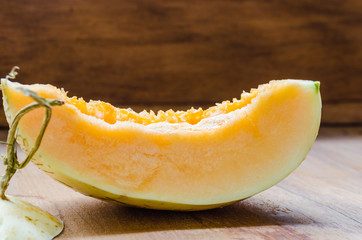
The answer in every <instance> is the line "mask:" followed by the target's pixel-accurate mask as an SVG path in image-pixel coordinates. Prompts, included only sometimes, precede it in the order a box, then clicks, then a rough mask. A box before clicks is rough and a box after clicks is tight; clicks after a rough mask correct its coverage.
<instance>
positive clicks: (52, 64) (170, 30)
mask: <svg viewBox="0 0 362 240" xmlns="http://www.w3.org/2000/svg"><path fill="white" fill-rule="evenodd" d="M0 6H1V7H0V46H1V51H0V59H1V61H0V75H1V76H4V75H6V74H7V72H8V71H9V70H10V68H11V67H12V66H13V65H19V66H20V67H21V68H22V73H21V75H20V77H19V81H20V82H22V83H51V84H54V85H56V86H58V87H63V88H64V89H66V90H68V91H69V93H70V95H77V96H83V97H84V98H85V99H101V100H104V101H107V102H111V103H113V104H114V105H117V106H120V105H127V106H131V107H132V106H136V107H137V106H139V105H142V106H144V105H145V106H146V107H147V108H153V106H161V107H162V106H164V105H166V106H169V105H171V106H173V107H174V108H175V107H177V106H186V105H194V106H210V105H212V104H214V103H215V102H220V101H222V100H226V99H232V98H233V97H238V96H240V93H241V92H242V90H246V91H248V90H249V89H250V88H252V87H256V86H257V85H258V84H261V83H265V82H268V81H269V80H272V79H283V78H297V79H312V80H317V81H321V83H322V84H321V87H322V88H321V89H322V96H323V101H324V103H325V104H328V106H331V105H334V104H337V105H338V106H340V105H341V104H342V105H343V106H345V105H347V108H345V107H338V106H337V105H336V106H337V107H334V106H332V107H331V108H326V110H325V111H327V112H326V116H327V117H325V118H323V121H326V122H329V123H333V122H337V123H340V122H347V123H348V122H355V121H358V122H359V123H361V122H362V121H361V119H362V111H361V103H362V94H361V92H362V81H361V76H362V65H361V62H362V45H361V44H360V43H361V42H362V2H361V1H359V0H346V1H336V0H333V1H328V3H326V2H325V1H321V0H318V1H312V0H303V1H281V0H276V1H265V0H264V1H251V0H246V1H234V0H227V1H216V0H210V1H202V0H196V1H189V0H174V1H160V0H148V1H143V0H137V1H133V0H123V1H114V0H112V1H107V2H103V1H96V0H87V1H72V0H61V1H60V0H53V1H46V0H33V1H28V0H18V1H6V0H0ZM356 104H357V105H356ZM329 109H331V110H329ZM351 109H352V110H351ZM336 111H337V114H334V113H335V112H336ZM339 116H341V117H339ZM0 123H1V124H4V119H3V116H2V120H1V121H0Z"/></svg>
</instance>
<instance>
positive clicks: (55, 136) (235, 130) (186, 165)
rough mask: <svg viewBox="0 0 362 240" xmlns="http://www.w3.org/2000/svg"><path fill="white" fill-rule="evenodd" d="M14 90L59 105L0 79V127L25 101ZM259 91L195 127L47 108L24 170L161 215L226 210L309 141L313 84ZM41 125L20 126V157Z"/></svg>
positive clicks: (294, 161)
mask: <svg viewBox="0 0 362 240" xmlns="http://www.w3.org/2000/svg"><path fill="white" fill-rule="evenodd" d="M18 87H23V88H29V89H30V90H33V91H35V92H37V93H38V94H39V95H41V96H43V97H47V98H55V99H59V100H64V95H62V93H61V91H60V90H59V89H57V88H55V87H53V86H50V85H39V84H36V85H21V84H18V83H12V82H10V81H7V80H2V91H3V103H4V109H5V113H6V117H7V120H8V122H9V123H10V122H11V120H12V119H13V117H14V116H15V114H16V112H17V111H18V110H19V109H20V108H21V107H24V106H26V105H27V104H29V103H31V102H32V100H31V99H30V98H28V97H26V96H24V95H23V94H22V93H21V92H20V91H18V90H17V89H16V88H18ZM259 89H260V93H258V94H257V95H256V97H255V98H253V99H252V101H251V103H250V104H248V105H247V106H245V107H243V108H241V109H238V110H235V111H232V112H230V113H227V114H221V115H217V116H214V117H210V118H206V119H203V120H201V121H200V122H199V123H197V124H188V123H173V124H171V123H167V122H161V123H154V124H149V125H142V124H138V123H133V122H128V121H119V122H116V123H115V124H109V123H107V122H105V121H103V120H102V119H97V118H95V117H92V116H88V115H86V114H83V113H81V112H80V111H79V109H77V108H76V107H74V106H72V105H70V104H65V105H63V106H61V107H54V108H53V116H52V119H51V122H50V124H49V127H48V129H47V131H46V133H45V136H44V140H43V142H42V144H41V146H40V148H39V150H38V152H37V154H36V156H35V157H34V159H33V162H34V163H35V164H36V165H37V166H38V167H39V168H40V169H42V170H43V171H45V172H47V173H48V174H49V175H50V176H52V177H53V178H55V179H57V180H58V181H60V182H62V183H64V184H66V185H68V186H70V187H72V188H73V189H75V190H77V191H79V192H82V193H84V194H86V195H90V196H93V197H96V198H99V199H104V200H107V201H113V202H118V203H121V204H125V205H130V206H136V207H143V208H152V209H165V210H190V211H192V210H204V209H210V208H216V207H220V206H225V205H228V204H231V203H233V202H236V201H239V200H241V199H245V198H247V197H250V196H252V195H255V194H257V193H259V192H261V191H263V190H265V189H267V188H269V187H271V186H273V185H275V184H276V183H278V182H279V181H281V180H282V179H283V178H285V177H286V176H287V175H288V174H290V173H291V172H292V171H293V170H294V169H295V168H296V167H297V166H299V164H300V163H301V162H302V161H303V160H304V158H305V157H306V155H307V154H308V152H309V150H310V148H311V147H312V145H313V143H314V141H315V138H316V136H317V133H318V129H319V124H320V117H321V98H320V91H319V83H318V82H312V81H303V80H281V81H272V82H270V83H269V84H267V85H262V86H260V87H259ZM259 89H258V90H259ZM42 118H43V110H41V109H39V110H36V111H33V112H32V113H30V114H28V115H27V116H25V117H24V119H23V120H22V121H21V123H20V125H19V138H18V143H19V145H20V146H21V148H22V149H23V150H24V151H25V152H26V153H27V152H29V150H30V148H31V146H32V145H33V143H34V142H35V138H36V136H37V133H38V131H39V129H40V124H41V121H42Z"/></svg>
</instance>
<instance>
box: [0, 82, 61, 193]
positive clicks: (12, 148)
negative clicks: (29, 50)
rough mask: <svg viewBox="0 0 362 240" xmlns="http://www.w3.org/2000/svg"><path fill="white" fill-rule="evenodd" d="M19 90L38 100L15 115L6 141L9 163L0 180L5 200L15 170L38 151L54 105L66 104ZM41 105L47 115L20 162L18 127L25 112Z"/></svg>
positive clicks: (22, 166)
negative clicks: (33, 141)
mask: <svg viewBox="0 0 362 240" xmlns="http://www.w3.org/2000/svg"><path fill="white" fill-rule="evenodd" d="M18 90H20V91H22V92H23V93H24V94H25V95H28V96H29V97H31V98H32V99H34V100H35V101H36V102H34V103H31V104H29V105H28V106H26V107H24V108H22V109H21V110H20V111H19V112H18V113H17V114H16V115H15V117H14V119H13V121H12V123H11V126H10V130H9V133H8V138H7V143H6V144H7V149H6V156H3V159H4V164H5V165H7V168H6V170H5V174H4V175H3V176H2V178H1V180H0V198H1V199H3V200H6V199H7V198H6V195H5V191H6V189H7V188H8V186H9V182H10V180H11V178H12V177H13V175H14V174H15V172H16V171H17V170H18V169H22V168H24V167H25V166H26V165H27V164H28V163H29V161H30V160H31V158H32V157H33V156H34V154H35V153H36V151H37V150H38V149H39V146H40V143H41V141H42V139H43V136H44V133H45V130H46V128H47V126H48V124H49V121H50V118H51V115H52V107H53V106H60V105H63V104H64V102H63V101H59V100H53V99H45V98H42V97H40V96H39V95H38V94H36V93H35V92H33V91H30V90H29V89H23V88H19V89H18ZM40 107H44V108H45V116H44V119H43V123H42V126H41V128H40V132H39V135H38V137H37V138H36V141H35V144H34V146H33V148H32V149H31V151H30V152H29V154H28V156H27V157H26V158H25V160H24V161H23V162H21V163H19V161H18V157H17V151H16V149H17V147H16V137H17V129H18V125H19V122H20V119H21V118H22V117H23V116H24V115H25V114H27V113H29V112H30V111H32V110H34V109H37V108H40Z"/></svg>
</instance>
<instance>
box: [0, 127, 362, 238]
mask: <svg viewBox="0 0 362 240" xmlns="http://www.w3.org/2000/svg"><path fill="white" fill-rule="evenodd" d="M5 134H6V132H5V131H0V135H1V136H3V137H2V139H5ZM1 150H2V152H4V147H3V146H2V148H1ZM361 156H362V128H322V129H321V130H320V135H319V137H318V139H317V141H316V143H315V145H314V146H313V148H312V150H311V152H310V153H309V155H308V156H307V158H306V160H305V161H304V162H303V164H302V165H301V166H300V167H299V168H298V169H297V170H296V171H295V172H293V173H292V174H291V175H290V176H289V177H287V178H286V179H285V180H283V181H282V182H281V183H279V184H278V185H276V186H274V187H272V188H270V189H269V190H267V191H264V192H262V193H260V194H258V195H256V196H254V197H251V198H249V199H247V200H244V201H241V202H239V203H236V204H233V205H231V206H228V207H224V208H219V209H215V210H208V211H200V212H170V211H152V210H145V209H135V208H127V207H122V206H118V205H114V204H110V203H106V202H101V201H99V200H95V199H92V198H89V197H86V196H83V195H81V194H79V193H76V192H74V191H73V190H71V189H69V188H67V187H65V186H63V185H61V184H60V183H58V182H55V181H54V180H52V179H51V178H49V177H48V176H46V175H45V174H44V173H42V172H40V171H39V170H38V169H37V168H36V167H35V166H34V165H32V164H31V165H29V166H27V167H26V168H25V169H24V170H21V171H20V172H19V173H18V174H16V175H15V177H14V179H13V182H12V183H11V185H10V188H9V191H8V193H9V194H12V195H15V196H18V197H20V198H22V199H24V200H27V201H29V202H31V203H33V204H36V205H38V206H40V207H41V208H43V209H45V210H47V211H49V212H51V213H52V214H54V215H56V216H58V217H60V218H61V219H62V220H63V221H64V222H65V230H64V232H63V233H62V234H61V235H60V236H59V237H58V238H57V239H59V240H60V239H89V240H94V239H106V240H111V239H170V240H173V239H177V240H179V239H185V240H186V239H187V240H189V239H225V240H226V239H247V240H256V239H257V240H259V239H268V240H272V239H277V240H282V239H293V240H295V239H303V240H312V239H317V240H324V239H325V240H330V239H351V240H359V239H362V230H361V229H362V191H361V182H362V165H361V162H362V158H361ZM0 169H1V170H3V169H4V168H3V166H1V168H0Z"/></svg>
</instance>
